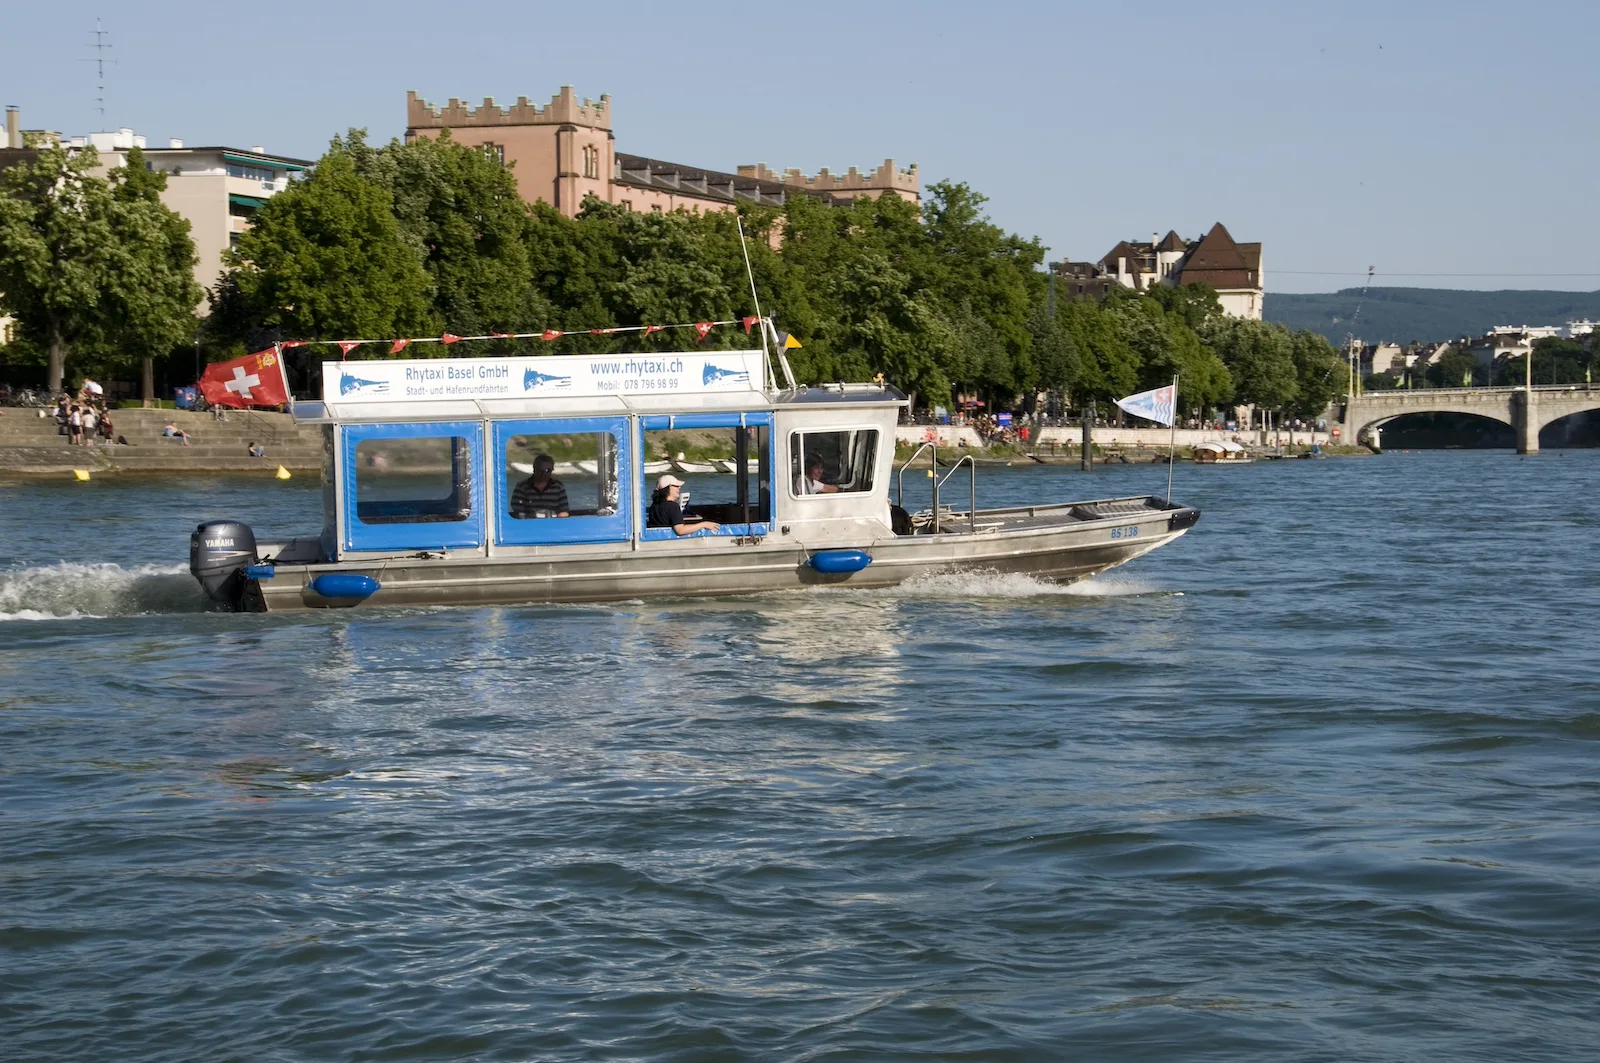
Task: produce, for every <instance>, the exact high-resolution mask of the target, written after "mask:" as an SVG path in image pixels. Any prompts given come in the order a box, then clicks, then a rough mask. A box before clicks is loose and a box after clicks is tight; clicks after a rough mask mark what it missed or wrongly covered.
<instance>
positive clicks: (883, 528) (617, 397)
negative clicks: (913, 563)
mask: <svg viewBox="0 0 1600 1063" xmlns="http://www.w3.org/2000/svg"><path fill="white" fill-rule="evenodd" d="M766 379H767V374H766V357H765V355H764V354H763V353H762V352H761V351H759V350H756V351H715V352H704V351H702V352H679V353H667V354H649V355H639V354H635V355H600V356H564V357H562V356H557V357H502V358H458V359H420V360H412V361H351V362H327V363H324V364H323V366H322V397H321V400H320V401H316V402H296V403H295V404H294V416H295V419H296V420H297V421H298V422H300V423H303V424H306V423H309V424H320V425H322V426H323V440H324V460H323V499H324V512H325V521H324V527H323V531H322V535H321V537H320V540H319V541H318V543H317V544H316V549H315V552H316V553H318V554H320V555H321V556H320V557H319V558H317V560H322V561H345V560H355V561H359V560H363V559H374V558H379V557H395V556H408V555H414V554H418V553H428V554H446V555H450V556H462V555H465V556H472V555H479V556H484V557H496V556H501V557H515V556H525V557H526V556H534V557H537V556H538V555H541V554H546V553H548V552H550V551H552V550H555V549H556V548H560V549H559V553H560V555H561V556H574V555H582V554H584V553H586V552H594V553H597V554H600V553H610V554H614V553H615V552H616V550H617V549H618V548H619V546H620V547H625V548H628V549H632V550H639V551H649V550H670V551H674V552H681V551H682V550H685V549H689V550H693V549H714V548H721V547H727V546H729V545H730V540H733V541H736V542H737V543H738V544H740V545H743V544H745V543H750V542H759V541H760V540H761V539H763V538H766V537H768V536H789V537H792V538H793V539H794V540H795V541H797V542H804V543H808V544H818V543H825V542H828V541H833V540H837V541H840V542H844V541H849V542H852V543H859V542H862V541H863V540H864V539H865V540H871V539H872V538H875V537H877V536H878V535H879V534H880V533H881V535H882V536H884V537H888V536H891V535H892V534H893V532H892V528H891V518H890V508H889V482H890V479H891V473H892V466H893V461H894V428H895V424H896V423H897V421H898V419H899V415H900V411H901V409H902V408H903V407H904V406H905V405H906V399H905V396H904V395H903V394H901V393H900V392H899V391H897V390H896V389H895V388H893V387H891V386H887V385H882V384H849V385H843V384H841V385H831V386H826V387H821V388H808V389H791V390H784V391H778V390H773V389H770V388H768V387H767V386H766ZM687 439H695V440H699V441H700V446H699V447H697V448H695V447H692V445H691V444H688V443H686V442H685V440H687ZM686 448H690V449H698V450H700V451H701V452H703V453H707V454H713V453H714V456H713V457H711V458H710V459H709V460H706V461H703V462H698V463H697V462H695V461H692V460H684V459H681V458H680V457H679V455H680V453H681V452H683V451H684V450H685V449H686ZM541 458H547V459H549V462H550V463H551V464H553V466H554V469H553V474H554V479H555V480H557V481H559V488H560V491H557V490H554V489H552V488H550V487H549V486H548V485H547V484H546V485H545V486H543V488H542V489H540V488H539V487H537V486H534V487H529V488H527V489H525V490H524V491H523V493H522V495H521V497H520V498H519V495H518V488H519V486H520V485H523V484H525V483H531V477H532V474H533V471H534V463H535V462H536V461H537V460H539V459H541ZM818 462H820V464H821V467H822V473H821V477H820V484H822V485H825V486H824V487H823V488H821V489H820V491H819V489H818V487H817V484H816V482H809V480H808V470H807V466H808V465H815V464H816V463H818ZM666 474H671V475H673V476H676V477H679V478H683V479H685V480H686V481H687V483H688V484H689V486H690V497H689V498H688V500H687V502H686V503H685V506H684V508H685V510H686V511H687V512H690V513H694V514H698V515H699V516H701V517H703V518H705V519H708V520H711V521H715V522H716V523H717V524H718V525H719V527H718V528H717V529H716V530H700V531H695V532H692V533H691V534H688V535H679V534H677V533H676V532H675V531H674V530H673V529H672V528H658V527H651V526H649V521H648V519H647V513H648V511H649V508H650V504H651V501H652V497H653V495H654V494H655V491H656V483H657V481H658V479H659V478H660V477H661V476H662V475H666ZM541 483H543V481H541ZM561 492H564V502H565V508H564V509H559V508H557V507H558V506H559V505H560V501H562V499H561ZM701 543H703V544H704V545H703V546H697V545H695V544H701ZM680 544H688V545H680ZM586 548H592V551H589V550H586ZM296 552H297V553H302V554H303V553H305V551H304V550H298V551H296ZM283 560H290V558H289V557H287V556H285V557H284V558H283ZM306 560H310V558H306Z"/></svg>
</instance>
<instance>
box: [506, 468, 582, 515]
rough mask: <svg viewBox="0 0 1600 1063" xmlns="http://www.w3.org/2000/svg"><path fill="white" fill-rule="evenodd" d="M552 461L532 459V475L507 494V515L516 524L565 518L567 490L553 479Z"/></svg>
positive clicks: (564, 485)
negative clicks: (519, 521)
mask: <svg viewBox="0 0 1600 1063" xmlns="http://www.w3.org/2000/svg"><path fill="white" fill-rule="evenodd" d="M555 469H556V461H555V459H554V458H552V457H551V456H550V455H548V454H540V455H539V456H538V457H537V458H534V459H533V475H532V476H530V477H528V478H527V479H526V480H524V481H522V482H521V483H519V484H518V485H517V486H516V489H515V490H513V491H512V492H511V515H512V516H513V517H516V518H517V519H518V520H527V519H528V518H530V517H565V516H567V515H568V510H567V486H566V484H563V483H562V482H561V481H560V480H558V479H556V478H555Z"/></svg>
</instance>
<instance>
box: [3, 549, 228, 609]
mask: <svg viewBox="0 0 1600 1063" xmlns="http://www.w3.org/2000/svg"><path fill="white" fill-rule="evenodd" d="M205 606H206V600H205V595H204V594H203V593H202V592H201V590H200V585H199V584H198V583H196V582H195V580H194V577H193V576H191V575H189V569H188V567H187V566H184V565H139V566H137V567H135V568H123V567H122V566H121V565H113V564H97V565H83V564H76V563H74V562H69V561H63V562H61V563H60V564H55V565H39V566H37V567H33V568H14V569H7V570H0V621H7V620H61V619H70V618H73V617H104V616H137V615H138V614H140V613H197V612H200V611H202V610H203V609H205Z"/></svg>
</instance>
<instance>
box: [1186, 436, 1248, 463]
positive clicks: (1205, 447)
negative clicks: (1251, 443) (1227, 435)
mask: <svg viewBox="0 0 1600 1063" xmlns="http://www.w3.org/2000/svg"><path fill="white" fill-rule="evenodd" d="M1253 461H1255V458H1253V457H1251V456H1250V452H1249V451H1248V450H1246V449H1245V448H1244V447H1243V446H1241V445H1240V444H1238V443H1234V442H1231V441H1229V440H1226V439H1221V440H1212V441H1210V442H1206V443H1196V444H1195V445H1194V463H1195V464H1196V465H1249V464H1250V463H1251V462H1253Z"/></svg>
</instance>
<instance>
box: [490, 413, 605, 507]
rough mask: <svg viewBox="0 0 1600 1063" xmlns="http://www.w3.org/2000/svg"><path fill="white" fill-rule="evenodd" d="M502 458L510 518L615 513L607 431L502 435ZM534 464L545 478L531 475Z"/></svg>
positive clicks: (533, 472) (533, 470)
mask: <svg viewBox="0 0 1600 1063" xmlns="http://www.w3.org/2000/svg"><path fill="white" fill-rule="evenodd" d="M504 458H505V472H506V489H505V506H506V516H508V517H510V518H511V519H512V520H533V519H536V518H539V517H557V516H569V517H609V516H612V515H613V514H615V513H616V512H617V438H616V436H614V435H612V434H611V433H610V432H563V433H558V434H551V435H514V436H508V437H506V441H505V455H504ZM540 464H545V465H548V466H549V473H550V475H549V476H548V478H545V477H536V475H535V471H536V467H537V466H538V465H540Z"/></svg>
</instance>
